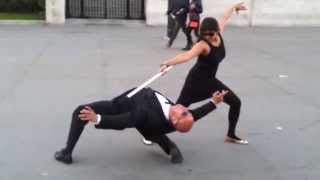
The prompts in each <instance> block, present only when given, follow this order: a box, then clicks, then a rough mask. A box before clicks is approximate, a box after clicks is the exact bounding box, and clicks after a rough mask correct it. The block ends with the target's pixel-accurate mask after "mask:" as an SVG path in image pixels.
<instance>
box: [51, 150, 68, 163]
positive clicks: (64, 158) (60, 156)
mask: <svg viewBox="0 0 320 180" xmlns="http://www.w3.org/2000/svg"><path fill="white" fill-rule="evenodd" d="M54 158H55V159H56V160H57V161H60V162H62V163H65V164H71V163H72V157H71V154H67V153H65V152H64V151H63V150H60V151H57V152H56V153H55V154H54Z"/></svg>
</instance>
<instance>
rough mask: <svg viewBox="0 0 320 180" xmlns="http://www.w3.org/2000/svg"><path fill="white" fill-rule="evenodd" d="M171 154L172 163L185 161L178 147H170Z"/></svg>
mask: <svg viewBox="0 0 320 180" xmlns="http://www.w3.org/2000/svg"><path fill="white" fill-rule="evenodd" d="M170 155H171V163H173V164H181V163H182V162H183V157H182V154H181V152H180V150H179V149H178V147H172V148H171V149H170Z"/></svg>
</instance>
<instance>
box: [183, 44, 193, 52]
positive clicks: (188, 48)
mask: <svg viewBox="0 0 320 180" xmlns="http://www.w3.org/2000/svg"><path fill="white" fill-rule="evenodd" d="M191 48H192V45H191V44H188V45H186V47H184V48H182V50H184V51H189V50H190V49H191Z"/></svg>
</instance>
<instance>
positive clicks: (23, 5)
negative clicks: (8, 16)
mask: <svg viewBox="0 0 320 180" xmlns="http://www.w3.org/2000/svg"><path fill="white" fill-rule="evenodd" d="M44 10H45V0H0V12H22V13H26V12H43V11H44Z"/></svg>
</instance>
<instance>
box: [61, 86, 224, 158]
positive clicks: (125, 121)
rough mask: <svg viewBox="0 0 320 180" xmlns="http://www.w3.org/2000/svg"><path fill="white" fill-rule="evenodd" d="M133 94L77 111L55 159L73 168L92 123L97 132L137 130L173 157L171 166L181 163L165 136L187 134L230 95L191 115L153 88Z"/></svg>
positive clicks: (215, 97) (215, 95) (217, 94)
mask: <svg viewBox="0 0 320 180" xmlns="http://www.w3.org/2000/svg"><path fill="white" fill-rule="evenodd" d="M130 91H131V90H129V91H127V92H125V93H123V94H122V95H120V96H118V97H116V98H114V99H113V100H111V101H99V102H94V103H90V104H86V105H81V106H79V107H78V108H76V109H75V111H74V112H73V114H72V121H71V126H70V130H69V136H68V139H67V143H66V146H65V147H64V148H63V149H62V150H60V151H58V152H56V153H55V159H56V160H58V161H60V162H63V163H66V164H71V163H72V156H71V154H72V152H73V149H74V147H75V145H76V143H77V142H78V140H79V137H80V135H81V133H82V131H83V129H84V127H85V125H86V124H87V123H88V122H92V123H94V124H95V127H96V128H97V129H114V130H123V129H125V128H136V129H137V130H138V131H139V132H140V133H141V134H142V135H143V136H144V137H145V138H146V139H148V140H151V141H153V142H156V143H157V144H159V146H160V147H161V148H162V149H163V150H164V151H165V152H166V153H167V154H168V155H171V162H172V163H181V162H182V160H183V157H182V155H181V153H180V150H179V149H178V147H177V145H176V144H175V143H174V142H173V141H171V140H170V139H169V138H168V137H167V136H166V135H165V134H167V133H171V132H174V131H178V132H182V133H185V132H188V131H189V130H190V129H191V128H192V125H193V122H194V121H197V120H198V119H200V118H201V117H203V116H205V115H206V114H208V113H209V112H211V111H212V110H214V109H215V108H216V104H218V103H220V102H221V101H223V97H224V96H225V95H226V94H227V93H228V92H227V91H224V90H223V91H221V92H215V93H213V95H212V99H211V101H210V102H207V103H205V104H204V105H203V106H201V107H199V108H197V109H194V110H190V111H189V110H188V109H187V108H186V107H184V106H182V105H180V104H177V105H174V104H173V103H172V102H171V101H170V100H168V99H167V98H166V97H164V96H163V95H162V94H160V93H159V92H157V91H154V90H152V89H151V88H144V89H142V90H141V91H139V92H138V93H137V94H135V95H134V96H133V97H131V98H127V96H126V95H127V94H128V93H129V92H130Z"/></svg>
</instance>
